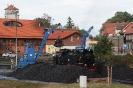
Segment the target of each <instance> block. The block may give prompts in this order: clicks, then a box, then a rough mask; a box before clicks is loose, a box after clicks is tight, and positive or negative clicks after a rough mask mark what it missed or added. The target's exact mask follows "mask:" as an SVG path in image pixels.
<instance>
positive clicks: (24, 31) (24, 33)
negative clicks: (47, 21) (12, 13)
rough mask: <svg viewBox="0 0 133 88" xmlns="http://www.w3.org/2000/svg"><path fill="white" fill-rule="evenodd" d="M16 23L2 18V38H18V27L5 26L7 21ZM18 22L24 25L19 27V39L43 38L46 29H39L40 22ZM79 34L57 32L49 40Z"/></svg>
mask: <svg viewBox="0 0 133 88" xmlns="http://www.w3.org/2000/svg"><path fill="white" fill-rule="evenodd" d="M11 20H12V21H15V19H5V18H0V38H16V27H15V26H14V27H11V26H5V25H4V24H3V23H4V22H5V21H11ZM17 21H18V22H20V23H22V27H17V34H18V36H17V37H18V38H43V35H44V29H43V28H42V27H39V21H36V20H23V19H18V20H17ZM74 33H77V30H74V31H73V30H69V31H68V30H66V29H64V31H61V29H60V30H58V29H57V30H55V31H54V33H51V34H50V35H49V38H48V39H56V38H58V35H60V36H61V38H65V37H68V36H70V35H71V34H74Z"/></svg>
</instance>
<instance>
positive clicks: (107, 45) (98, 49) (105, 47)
mask: <svg viewBox="0 0 133 88" xmlns="http://www.w3.org/2000/svg"><path fill="white" fill-rule="evenodd" d="M112 46H113V42H112V41H110V40H109V39H108V38H107V36H105V35H102V36H101V38H100V40H99V41H98V43H97V44H96V45H95V46H94V52H95V54H97V55H112V53H113V52H112V49H111V47H112Z"/></svg>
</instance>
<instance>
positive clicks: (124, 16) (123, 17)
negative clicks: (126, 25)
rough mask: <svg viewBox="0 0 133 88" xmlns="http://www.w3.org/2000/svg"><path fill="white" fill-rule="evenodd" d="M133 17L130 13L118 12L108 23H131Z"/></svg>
mask: <svg viewBox="0 0 133 88" xmlns="http://www.w3.org/2000/svg"><path fill="white" fill-rule="evenodd" d="M131 21H133V17H132V15H131V14H129V13H128V12H126V11H125V12H116V13H115V15H114V16H113V17H112V18H109V19H108V20H107V21H106V22H111V23H116V22H131Z"/></svg>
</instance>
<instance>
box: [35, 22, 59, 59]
mask: <svg viewBox="0 0 133 88" xmlns="http://www.w3.org/2000/svg"><path fill="white" fill-rule="evenodd" d="M59 25H60V23H59V24H58V25H56V26H54V27H53V28H51V29H50V30H48V31H46V32H45V33H44V36H43V40H42V42H41V45H40V47H39V50H38V52H37V54H36V57H35V61H37V60H38V57H39V55H40V53H41V51H42V49H43V48H44V46H45V44H46V41H47V39H48V36H49V34H50V33H52V32H53V31H54V30H55V29H56V28H57V27H58V26H59Z"/></svg>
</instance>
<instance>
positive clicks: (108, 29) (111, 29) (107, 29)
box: [105, 28, 115, 34]
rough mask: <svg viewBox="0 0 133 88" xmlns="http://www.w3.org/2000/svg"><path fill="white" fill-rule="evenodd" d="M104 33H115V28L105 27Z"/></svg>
mask: <svg viewBox="0 0 133 88" xmlns="http://www.w3.org/2000/svg"><path fill="white" fill-rule="evenodd" d="M105 33H107V34H115V30H114V28H106V31H105Z"/></svg>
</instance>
